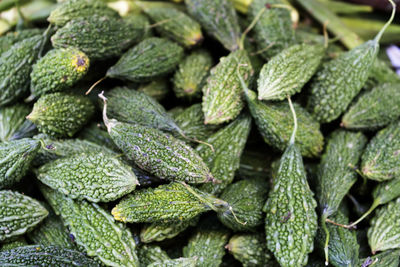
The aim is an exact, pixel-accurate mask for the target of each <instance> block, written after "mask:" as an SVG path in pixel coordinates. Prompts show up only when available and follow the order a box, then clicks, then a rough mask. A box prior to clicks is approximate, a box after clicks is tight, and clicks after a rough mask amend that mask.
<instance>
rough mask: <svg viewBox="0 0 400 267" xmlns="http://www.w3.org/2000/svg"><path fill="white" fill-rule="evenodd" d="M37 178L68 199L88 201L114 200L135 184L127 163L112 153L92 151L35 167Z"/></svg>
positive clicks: (130, 189)
mask: <svg viewBox="0 0 400 267" xmlns="http://www.w3.org/2000/svg"><path fill="white" fill-rule="evenodd" d="M37 178H38V179H39V180H40V181H41V182H42V183H44V184H46V185H47V186H49V187H51V188H53V189H55V190H58V191H59V192H61V193H63V194H65V195H67V196H68V197H70V198H73V199H86V200H89V201H91V202H100V201H101V202H109V201H113V200H116V199H118V198H120V197H122V196H124V195H126V194H128V193H130V192H132V191H133V190H134V189H135V187H136V185H137V184H138V180H137V178H136V176H135V174H134V173H133V171H132V170H131V168H130V167H129V166H128V165H126V164H125V163H123V162H122V161H121V160H119V159H117V158H116V157H115V156H113V155H109V154H105V153H94V152H91V153H82V154H77V155H73V156H70V157H66V158H61V159H57V160H55V161H52V162H49V163H47V164H45V165H43V166H42V167H40V168H39V169H38V171H37Z"/></svg>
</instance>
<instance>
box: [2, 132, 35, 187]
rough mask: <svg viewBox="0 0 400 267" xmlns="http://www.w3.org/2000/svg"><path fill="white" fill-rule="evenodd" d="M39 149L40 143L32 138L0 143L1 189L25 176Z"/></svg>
mask: <svg viewBox="0 0 400 267" xmlns="http://www.w3.org/2000/svg"><path fill="white" fill-rule="evenodd" d="M39 147H40V142H39V141H38V140H33V139H30V138H24V139H19V140H14V141H9V142H3V143H0V189H1V188H5V187H10V186H12V185H13V184H14V183H17V182H19V181H20V180H21V179H22V177H24V176H25V174H26V173H27V172H28V170H29V168H30V167H31V163H32V160H33V159H34V158H35V156H36V154H37V152H38V150H39Z"/></svg>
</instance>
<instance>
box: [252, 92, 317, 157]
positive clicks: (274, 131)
mask: <svg viewBox="0 0 400 267" xmlns="http://www.w3.org/2000/svg"><path fill="white" fill-rule="evenodd" d="M245 95H246V100H247V103H248V106H249V109H250V113H251V115H252V116H253V118H254V120H255V122H256V124H257V127H258V130H259V132H260V133H261V135H262V136H263V138H264V141H265V142H266V143H267V144H269V145H271V146H273V147H275V148H276V149H278V150H281V151H283V150H284V149H285V148H286V147H287V143H288V141H289V139H290V135H291V132H292V130H293V117H292V116H291V113H290V108H289V105H288V104H287V103H285V102H282V103H268V104H266V103H263V102H261V101H259V100H257V99H256V94H255V93H254V92H253V91H250V90H246V91H245ZM294 105H295V108H296V112H297V116H298V124H299V125H298V127H299V129H298V133H297V137H296V145H297V146H298V148H299V149H300V151H301V154H302V155H303V156H306V157H317V156H319V154H320V153H321V151H322V148H323V135H322V133H321V132H320V130H319V124H318V122H316V121H314V119H313V118H312V116H311V115H310V114H309V113H308V112H307V111H306V110H305V109H303V108H302V107H301V106H300V105H298V104H296V103H295V104H294Z"/></svg>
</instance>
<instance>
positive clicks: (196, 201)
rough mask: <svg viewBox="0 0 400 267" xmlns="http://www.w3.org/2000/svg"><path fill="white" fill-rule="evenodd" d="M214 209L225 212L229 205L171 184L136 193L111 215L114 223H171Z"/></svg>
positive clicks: (177, 184)
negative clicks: (114, 220) (115, 221)
mask: <svg viewBox="0 0 400 267" xmlns="http://www.w3.org/2000/svg"><path fill="white" fill-rule="evenodd" d="M189 190H190V191H189ZM215 207H216V208H217V209H221V210H225V209H227V208H228V204H227V203H226V202H225V201H222V200H220V199H217V198H215V197H214V196H212V195H210V194H207V193H203V192H201V191H200V190H198V189H196V188H191V187H190V186H188V185H186V186H185V185H183V184H181V183H176V182H173V183H170V184H164V185H160V186H158V187H157V188H148V189H141V190H136V191H134V192H133V193H132V194H130V195H128V196H126V197H125V198H123V199H122V200H121V201H120V202H119V203H118V204H117V206H115V207H114V208H113V209H112V211H111V213H112V215H113V216H114V218H115V219H116V220H117V221H123V222H147V223H152V222H159V223H170V222H179V221H187V220H190V219H192V218H194V217H196V216H197V215H199V214H200V213H203V212H205V211H209V210H211V209H213V208H215Z"/></svg>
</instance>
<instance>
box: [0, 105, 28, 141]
mask: <svg viewBox="0 0 400 267" xmlns="http://www.w3.org/2000/svg"><path fill="white" fill-rule="evenodd" d="M29 111H30V108H29V106H26V105H23V104H15V105H12V106H7V107H2V108H0V141H1V142H5V141H8V140H9V139H10V138H11V137H12V136H13V135H14V133H15V132H17V131H18V129H19V127H20V126H21V125H22V124H23V122H24V121H25V117H26V115H28V114H29Z"/></svg>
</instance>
